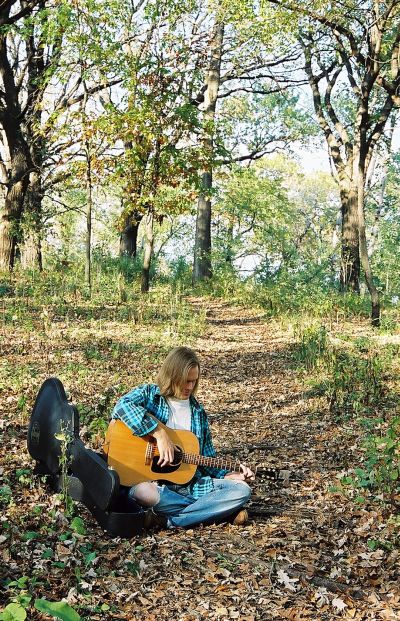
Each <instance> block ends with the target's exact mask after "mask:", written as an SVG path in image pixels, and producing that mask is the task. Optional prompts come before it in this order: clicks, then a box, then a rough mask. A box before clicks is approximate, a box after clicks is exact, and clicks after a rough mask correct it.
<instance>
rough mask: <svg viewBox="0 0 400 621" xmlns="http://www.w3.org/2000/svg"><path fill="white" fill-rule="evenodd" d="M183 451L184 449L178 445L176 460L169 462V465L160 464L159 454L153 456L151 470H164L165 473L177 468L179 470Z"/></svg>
mask: <svg viewBox="0 0 400 621" xmlns="http://www.w3.org/2000/svg"><path fill="white" fill-rule="evenodd" d="M182 452H183V451H182V449H181V448H179V447H177V448H176V450H175V454H174V461H173V462H172V464H168V465H167V466H159V465H158V459H159V458H158V456H157V457H153V460H152V464H151V470H152V471H153V472H164V473H165V474H168V473H169V472H175V471H176V470H178V468H179V466H180V465H181V463H182Z"/></svg>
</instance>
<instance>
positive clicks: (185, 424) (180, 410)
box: [167, 397, 192, 431]
mask: <svg viewBox="0 0 400 621" xmlns="http://www.w3.org/2000/svg"><path fill="white" fill-rule="evenodd" d="M167 403H168V405H169V410H170V412H169V418H168V421H167V427H169V428H170V429H187V430H188V431H190V429H191V422H192V410H191V407H190V401H189V399H175V397H167Z"/></svg>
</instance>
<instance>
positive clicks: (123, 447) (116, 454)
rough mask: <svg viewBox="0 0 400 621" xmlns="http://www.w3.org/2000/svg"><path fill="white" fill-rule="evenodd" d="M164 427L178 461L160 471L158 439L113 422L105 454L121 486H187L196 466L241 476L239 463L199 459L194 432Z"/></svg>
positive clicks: (280, 473)
mask: <svg viewBox="0 0 400 621" xmlns="http://www.w3.org/2000/svg"><path fill="white" fill-rule="evenodd" d="M160 424H161V423H160ZM162 426H163V427H164V429H166V431H167V433H168V435H169V437H170V438H171V440H172V442H173V443H174V445H175V457H174V461H173V463H172V464H168V465H167V466H162V467H161V466H159V465H158V457H159V452H158V450H157V442H156V440H155V438H153V437H152V436H143V437H139V436H135V435H133V433H132V431H131V429H129V427H128V426H127V425H125V423H123V422H122V421H120V420H112V421H111V423H110V425H109V427H108V429H107V432H106V436H105V440H104V445H103V451H104V453H105V454H106V456H107V463H108V465H109V466H111V467H112V468H113V469H114V470H116V472H117V473H118V475H119V479H120V482H121V485H127V486H131V485H136V484H137V483H141V482H142V481H168V482H169V483H176V484H178V485H184V484H185V483H188V482H189V481H190V480H191V479H192V478H193V476H194V474H195V472H196V470H197V466H209V467H212V468H222V469H226V470H229V471H231V472H240V461H231V460H229V459H225V458H224V457H205V456H204V455H200V454H199V440H198V438H197V436H195V434H194V433H192V432H191V431H183V430H176V429H169V428H168V427H165V426H164V425H162ZM252 470H253V472H255V471H256V470H257V468H256V467H253V468H252ZM262 473H263V476H265V477H266V478H267V479H270V480H273V481H277V480H279V479H281V480H283V481H285V482H287V481H288V478H289V472H288V471H287V470H279V469H275V468H263V469H262Z"/></svg>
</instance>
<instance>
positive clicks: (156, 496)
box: [129, 482, 160, 507]
mask: <svg viewBox="0 0 400 621" xmlns="http://www.w3.org/2000/svg"><path fill="white" fill-rule="evenodd" d="M129 496H130V497H131V498H133V500H136V502H138V503H139V504H140V505H142V507H154V505H156V504H157V503H158V502H160V492H159V491H158V488H157V485H156V484H155V483H150V482H143V483H138V484H137V485H134V486H133V487H131V489H130V490H129Z"/></svg>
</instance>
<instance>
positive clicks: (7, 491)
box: [0, 485, 13, 507]
mask: <svg viewBox="0 0 400 621" xmlns="http://www.w3.org/2000/svg"><path fill="white" fill-rule="evenodd" d="M12 496H13V495H12V490H11V487H10V486H9V485H2V486H1V487H0V507H7V506H8V505H9V504H10V503H11V501H12Z"/></svg>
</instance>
